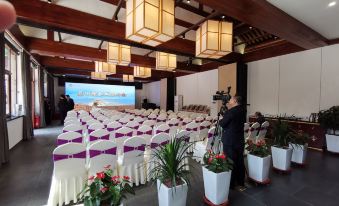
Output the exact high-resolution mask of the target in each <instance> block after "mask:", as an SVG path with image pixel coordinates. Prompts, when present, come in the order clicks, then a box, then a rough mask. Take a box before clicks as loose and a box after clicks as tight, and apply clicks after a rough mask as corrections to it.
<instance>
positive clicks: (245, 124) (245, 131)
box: [244, 122, 250, 140]
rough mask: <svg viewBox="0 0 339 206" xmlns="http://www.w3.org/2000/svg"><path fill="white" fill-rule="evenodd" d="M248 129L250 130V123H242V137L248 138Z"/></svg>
mask: <svg viewBox="0 0 339 206" xmlns="http://www.w3.org/2000/svg"><path fill="white" fill-rule="evenodd" d="M249 131H250V124H248V123H247V122H246V123H244V139H245V140H246V139H247V138H248V134H249V133H248V132H249Z"/></svg>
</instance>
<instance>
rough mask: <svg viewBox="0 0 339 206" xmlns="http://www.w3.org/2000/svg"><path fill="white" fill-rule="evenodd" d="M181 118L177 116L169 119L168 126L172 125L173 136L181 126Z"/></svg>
mask: <svg viewBox="0 0 339 206" xmlns="http://www.w3.org/2000/svg"><path fill="white" fill-rule="evenodd" d="M179 123H180V121H179V119H177V118H172V119H170V120H169V121H167V123H166V124H168V126H169V127H170V135H171V136H173V135H175V134H176V133H177V130H178V128H179Z"/></svg>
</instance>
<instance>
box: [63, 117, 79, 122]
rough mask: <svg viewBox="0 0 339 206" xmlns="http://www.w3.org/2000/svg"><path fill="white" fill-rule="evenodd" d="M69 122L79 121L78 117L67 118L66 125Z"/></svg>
mask: <svg viewBox="0 0 339 206" xmlns="http://www.w3.org/2000/svg"><path fill="white" fill-rule="evenodd" d="M69 121H78V117H76V116H75V117H66V118H65V121H64V122H65V123H66V122H69Z"/></svg>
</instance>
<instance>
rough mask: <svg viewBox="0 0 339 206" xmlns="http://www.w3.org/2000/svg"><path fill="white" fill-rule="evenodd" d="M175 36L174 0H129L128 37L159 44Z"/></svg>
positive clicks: (152, 44)
mask: <svg viewBox="0 0 339 206" xmlns="http://www.w3.org/2000/svg"><path fill="white" fill-rule="evenodd" d="M173 38H174V0H127V1H126V39H129V40H132V41H136V42H139V43H143V44H147V45H150V46H157V45H159V44H161V43H163V42H166V41H168V40H171V39H173Z"/></svg>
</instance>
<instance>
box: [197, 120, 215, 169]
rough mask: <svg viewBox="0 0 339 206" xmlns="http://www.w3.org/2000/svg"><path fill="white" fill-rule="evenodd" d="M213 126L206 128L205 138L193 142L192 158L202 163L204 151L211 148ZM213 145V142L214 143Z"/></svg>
mask: <svg viewBox="0 0 339 206" xmlns="http://www.w3.org/2000/svg"><path fill="white" fill-rule="evenodd" d="M214 131H215V127H212V128H211V129H209V130H208V133H207V134H208V135H207V139H205V140H204V141H201V142H197V143H196V144H195V149H194V152H193V157H192V158H193V159H195V160H196V161H197V162H200V163H203V157H204V155H205V153H206V152H207V151H208V150H210V149H211V143H212V141H213V135H214ZM214 145H215V144H214Z"/></svg>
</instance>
